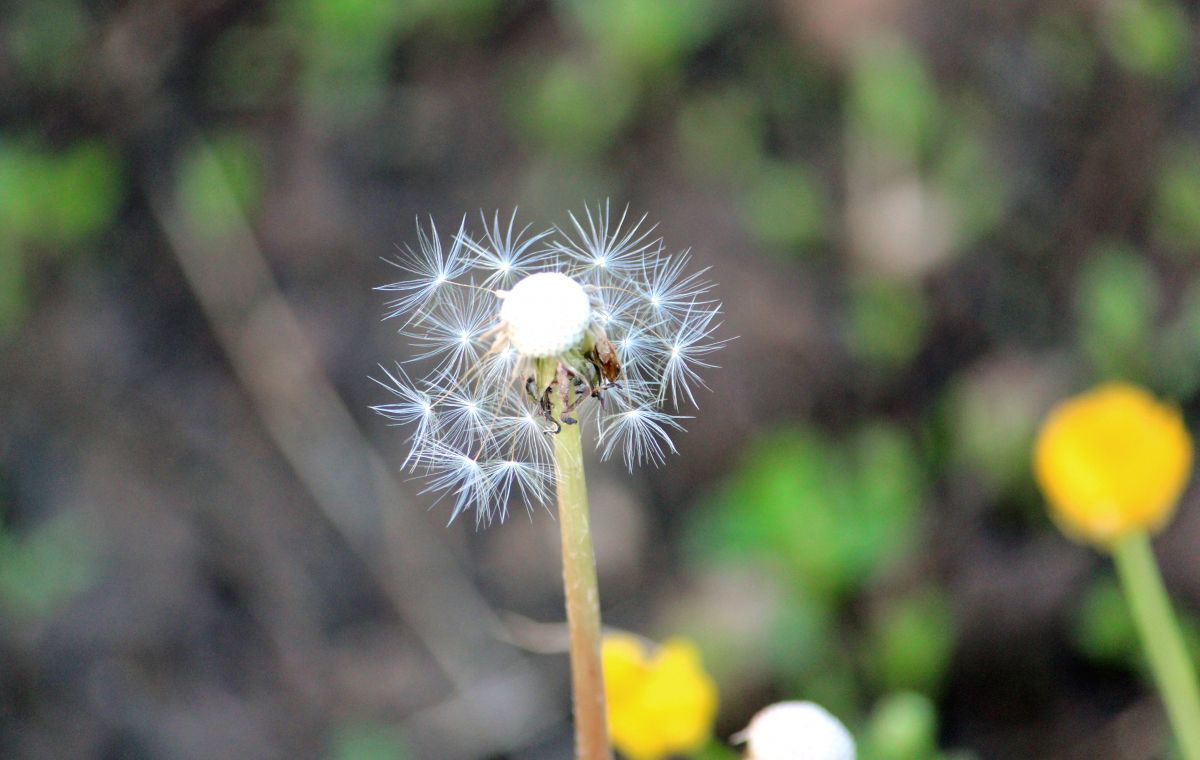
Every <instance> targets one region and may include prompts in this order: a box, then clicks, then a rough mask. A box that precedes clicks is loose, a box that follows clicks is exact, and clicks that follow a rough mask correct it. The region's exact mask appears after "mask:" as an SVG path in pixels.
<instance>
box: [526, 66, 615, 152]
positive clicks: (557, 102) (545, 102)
mask: <svg viewBox="0 0 1200 760" xmlns="http://www.w3.org/2000/svg"><path fill="white" fill-rule="evenodd" d="M514 77H515V78H514V84H513V86H512V88H511V92H510V96H509V104H508V106H509V109H508V110H509V113H510V117H511V119H512V120H513V122H514V124H516V125H517V135H518V137H519V138H520V139H521V140H522V141H524V142H527V143H529V144H530V145H531V146H533V147H536V148H540V149H541V150H545V151H550V152H551V153H556V154H561V155H564V156H582V157H593V156H595V155H597V154H599V153H600V152H602V151H604V150H605V149H607V148H608V147H609V146H611V145H612V143H613V141H614V140H615V139H616V138H617V135H618V134H619V133H620V131H621V129H622V128H623V127H624V126H625V125H626V124H627V123H628V122H629V119H630V117H631V116H632V114H633V109H634V106H635V103H636V101H635V98H636V91H635V89H634V87H633V86H632V84H631V83H630V82H629V81H628V80H626V79H625V78H624V77H623V76H621V75H620V74H618V73H616V72H613V71H609V70H606V69H601V68H597V67H596V66H594V65H593V64H592V63H591V62H590V61H587V60H575V59H572V58H559V59H556V60H553V61H551V62H550V63H549V65H545V64H544V63H543V62H541V61H534V60H530V61H528V62H527V63H526V66H525V67H524V68H523V70H522V71H520V72H519V73H517V74H515V75H514Z"/></svg>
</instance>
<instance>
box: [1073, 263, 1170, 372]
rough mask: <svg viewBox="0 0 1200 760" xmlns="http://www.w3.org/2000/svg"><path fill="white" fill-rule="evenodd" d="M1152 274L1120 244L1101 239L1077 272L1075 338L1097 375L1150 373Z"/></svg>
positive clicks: (1155, 298)
mask: <svg viewBox="0 0 1200 760" xmlns="http://www.w3.org/2000/svg"><path fill="white" fill-rule="evenodd" d="M1158 303H1159V286H1158V278H1157V277H1156V275H1155V274H1154V272H1153V270H1152V269H1151V268H1150V265H1149V263H1148V262H1147V261H1146V259H1145V258H1144V257H1142V256H1140V255H1139V254H1138V253H1137V252H1136V251H1134V250H1133V249H1131V248H1129V247H1128V246H1125V245H1105V246H1102V247H1101V248H1100V249H1098V250H1097V251H1096V252H1095V254H1094V255H1093V256H1092V257H1091V258H1089V259H1088V261H1087V263H1086V265H1085V267H1084V270H1083V271H1082V272H1081V273H1080V284H1079V295H1078V300H1077V302H1076V310H1077V319H1078V324H1079V341H1080V344H1081V346H1082V348H1083V351H1084V353H1085V354H1086V356H1087V357H1088V359H1089V360H1090V361H1091V362H1092V366H1093V367H1094V368H1095V370H1096V374H1097V376H1099V377H1104V378H1113V379H1116V378H1125V379H1130V380H1135V381H1141V382H1146V381H1147V379H1148V375H1149V373H1150V363H1151V359H1152V351H1153V343H1152V341H1151V336H1152V333H1153V329H1154V322H1155V315H1156V313H1157V311H1158Z"/></svg>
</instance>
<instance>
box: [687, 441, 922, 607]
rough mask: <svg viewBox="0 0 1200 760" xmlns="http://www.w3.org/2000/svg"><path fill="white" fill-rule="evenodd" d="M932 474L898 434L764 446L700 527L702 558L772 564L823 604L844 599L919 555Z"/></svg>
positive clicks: (695, 532)
mask: <svg viewBox="0 0 1200 760" xmlns="http://www.w3.org/2000/svg"><path fill="white" fill-rule="evenodd" d="M923 481H924V476H923V473H922V472H921V469H920V466H919V463H918V461H917V456H916V452H915V451H914V448H913V446H912V444H911V443H910V442H909V440H908V439H907V437H906V436H905V435H904V433H902V432H901V431H899V430H897V429H896V428H892V427H888V426H885V425H874V426H871V427H868V428H864V429H863V430H861V431H859V432H858V433H857V434H855V435H853V436H851V437H850V438H849V439H848V440H845V441H839V440H833V439H830V438H828V437H827V436H825V435H823V434H821V433H819V432H817V431H815V430H812V429H804V428H797V429H793V430H785V431H781V432H778V433H775V434H772V435H769V436H766V437H764V438H763V439H762V440H761V441H759V442H757V443H756V444H755V445H754V446H753V447H752V449H751V450H750V452H749V453H748V455H747V456H746V458H745V460H744V462H743V464H742V465H741V467H740V468H739V469H738V470H737V471H736V473H735V474H734V476H733V477H732V478H731V479H730V481H729V482H728V483H727V484H726V485H725V486H724V487H723V488H722V489H720V491H719V493H718V496H717V497H716V499H715V501H714V503H713V504H710V505H709V507H708V508H707V509H706V510H703V511H702V512H700V513H699V515H700V516H699V517H698V518H696V522H695V523H694V525H693V528H692V534H691V535H692V546H693V551H694V552H695V553H696V555H697V556H703V557H706V558H709V559H714V560H718V561H719V560H723V559H728V560H744V559H756V560H765V561H768V562H770V563H771V564H773V565H775V566H777V567H779V568H780V569H781V570H782V571H783V572H784V577H785V578H787V579H789V580H790V581H791V582H793V583H795V584H798V586H799V587H800V588H802V589H803V590H804V591H805V592H807V593H810V594H812V595H814V596H815V597H817V598H818V599H824V600H829V601H835V600H839V599H842V598H844V597H845V596H846V595H847V594H849V593H851V592H852V591H853V590H854V589H856V588H857V587H858V586H859V584H861V583H863V582H864V581H866V580H867V579H869V578H870V577H871V576H872V575H873V574H874V573H876V572H877V571H879V570H880V569H881V568H882V567H883V566H885V565H886V564H887V563H888V562H889V561H894V560H897V559H899V558H901V557H902V556H903V555H904V552H905V551H906V550H907V549H908V548H910V547H911V545H912V540H913V538H914V535H915V530H916V525H917V520H918V518H919V507H920V504H921V501H922V498H923V496H922V495H923V493H924V482H923Z"/></svg>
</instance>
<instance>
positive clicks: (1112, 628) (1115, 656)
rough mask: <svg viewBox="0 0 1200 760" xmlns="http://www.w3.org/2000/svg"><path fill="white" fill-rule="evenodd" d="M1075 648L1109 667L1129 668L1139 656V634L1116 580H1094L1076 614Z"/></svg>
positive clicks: (1074, 628) (1107, 578)
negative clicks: (1120, 666)
mask: <svg viewBox="0 0 1200 760" xmlns="http://www.w3.org/2000/svg"><path fill="white" fill-rule="evenodd" d="M1073 638H1074V640H1075V645H1076V646H1077V647H1078V648H1079V650H1080V651H1081V652H1083V654H1084V655H1086V656H1087V657H1088V658H1090V659H1092V660H1095V661H1097V662H1102V663H1105V664H1108V665H1123V666H1129V665H1130V664H1132V663H1133V662H1134V661H1135V659H1136V657H1137V653H1138V646H1139V645H1138V633H1137V628H1136V626H1134V623H1133V617H1132V616H1131V615H1130V614H1129V607H1128V606H1127V605H1126V604H1125V597H1124V595H1123V594H1122V593H1121V587H1120V585H1119V584H1118V583H1117V579H1116V578H1114V577H1113V576H1112V575H1104V576H1101V577H1099V578H1097V579H1096V580H1095V581H1093V583H1092V585H1091V588H1089V589H1088V591H1087V594H1085V595H1084V598H1083V602H1082V604H1080V607H1079V610H1078V612H1077V613H1076V615H1075V624H1074V627H1073Z"/></svg>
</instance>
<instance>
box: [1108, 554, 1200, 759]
mask: <svg viewBox="0 0 1200 760" xmlns="http://www.w3.org/2000/svg"><path fill="white" fill-rule="evenodd" d="M1113 559H1114V560H1115V561H1116V564H1117V573H1118V574H1119V575H1120V576H1121V585H1122V587H1123V588H1124V591H1125V598H1126V601H1127V603H1128V604H1129V608H1130V610H1131V611H1132V612H1133V619H1134V621H1135V622H1136V624H1137V629H1138V634H1139V635H1140V636H1141V639H1142V646H1143V647H1145V650H1146V659H1147V660H1149V662H1150V670H1151V671H1152V672H1153V674H1154V680H1155V681H1156V682H1157V684H1158V689H1159V692H1161V694H1162V699H1163V702H1164V703H1165V704H1166V707H1167V716H1168V717H1169V718H1170V721H1171V726H1172V727H1173V728H1174V730H1175V736H1176V737H1177V739H1178V741H1179V747H1180V749H1181V750H1182V757H1183V758H1185V760H1200V690H1198V689H1197V684H1196V671H1195V669H1194V667H1193V666H1192V662H1191V660H1190V659H1189V658H1188V654H1187V650H1186V649H1185V648H1184V645H1183V637H1182V636H1181V635H1180V633H1179V625H1178V623H1177V622H1176V620H1175V614H1174V612H1172V610H1171V601H1170V599H1169V598H1168V597H1167V591H1166V588H1165V587H1164V586H1163V580H1162V575H1161V574H1160V573H1159V570H1158V565H1157V563H1156V562H1155V559H1154V551H1153V550H1152V549H1151V547H1150V538H1149V536H1148V535H1147V534H1146V533H1145V532H1144V531H1143V532H1137V533H1133V534H1130V535H1129V536H1126V537H1125V538H1122V539H1121V540H1119V541H1118V542H1117V543H1116V544H1115V545H1114V546H1113Z"/></svg>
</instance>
